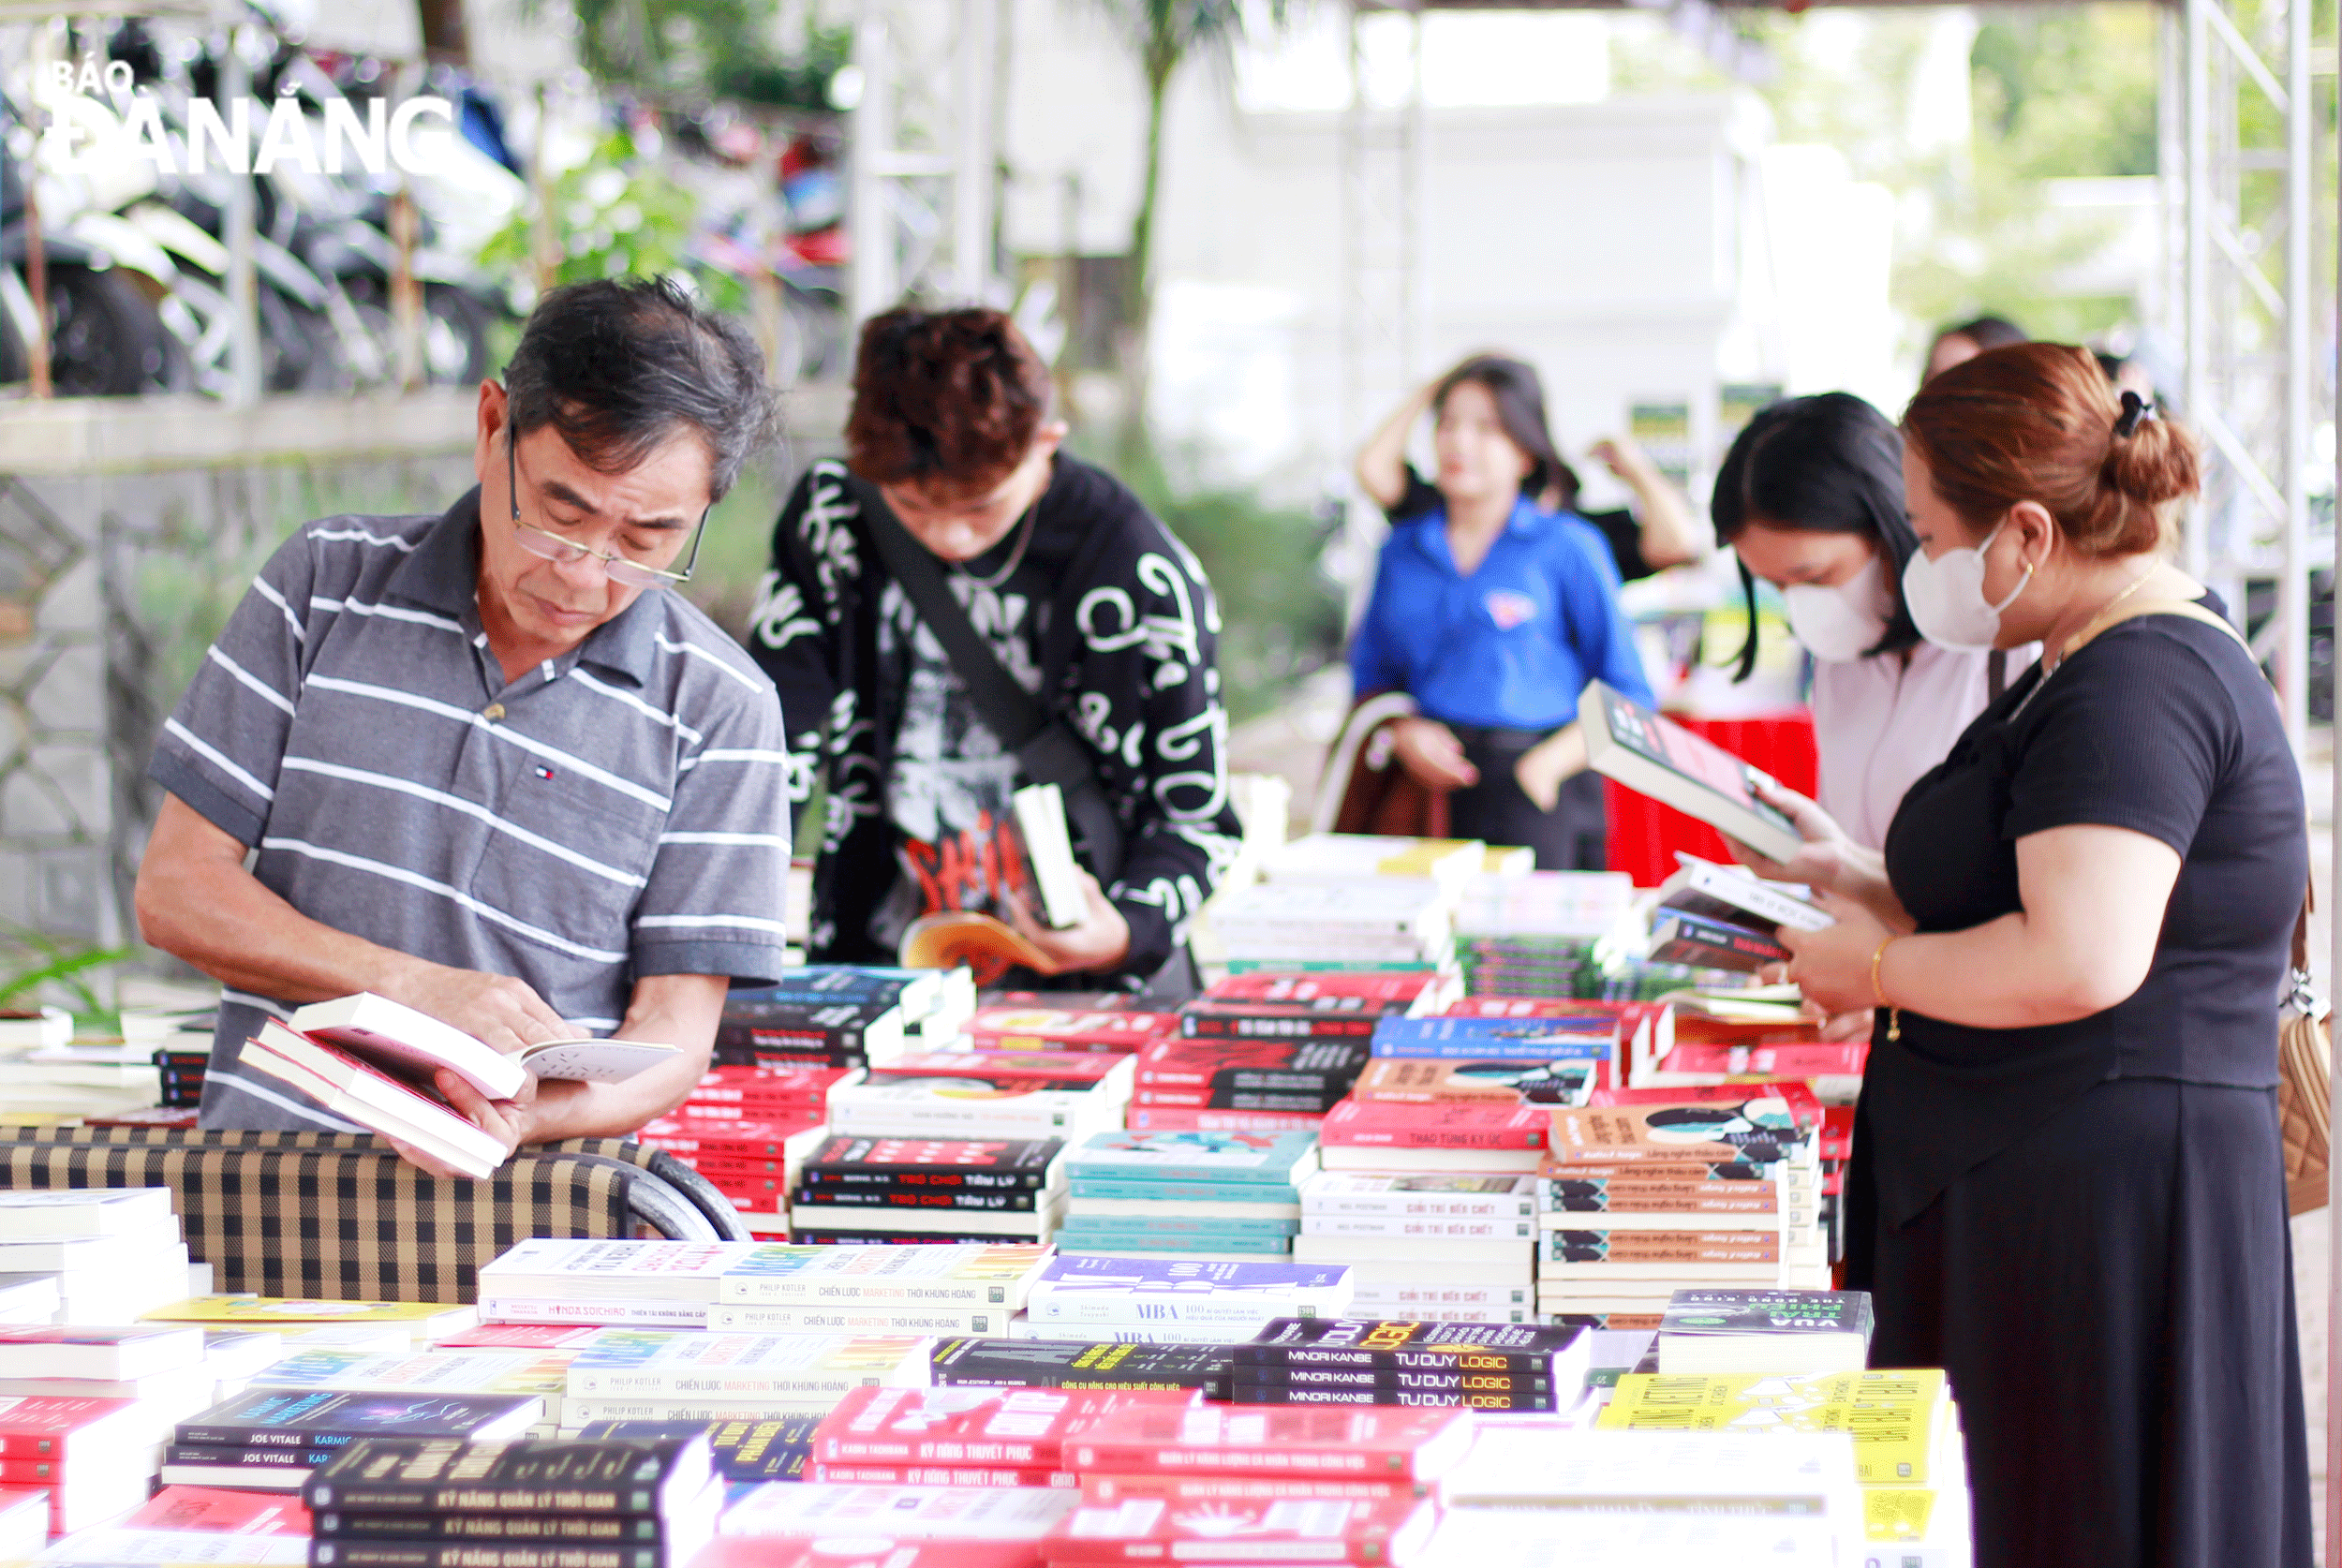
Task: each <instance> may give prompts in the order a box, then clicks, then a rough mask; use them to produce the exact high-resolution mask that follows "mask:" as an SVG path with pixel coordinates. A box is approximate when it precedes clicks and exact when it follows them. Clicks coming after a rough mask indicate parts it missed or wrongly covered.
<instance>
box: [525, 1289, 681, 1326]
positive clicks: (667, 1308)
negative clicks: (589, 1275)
mask: <svg viewBox="0 0 2342 1568" xmlns="http://www.w3.org/2000/svg"><path fill="white" fill-rule="evenodd" d="M707 1312H708V1304H707V1303H706V1302H704V1301H611V1300H597V1301H562V1300H558V1299H547V1298H543V1297H538V1298H533V1299H532V1298H530V1297H526V1296H497V1295H483V1296H482V1297H481V1298H480V1321H481V1322H482V1323H551V1324H623V1325H625V1326H628V1327H631V1328H705V1327H706V1326H707Z"/></svg>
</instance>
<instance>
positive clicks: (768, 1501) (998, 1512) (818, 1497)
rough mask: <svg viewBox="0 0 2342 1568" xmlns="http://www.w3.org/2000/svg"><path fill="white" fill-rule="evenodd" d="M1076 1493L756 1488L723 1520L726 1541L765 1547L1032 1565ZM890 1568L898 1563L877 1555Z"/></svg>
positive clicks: (972, 1567)
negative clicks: (886, 1547)
mask: <svg viewBox="0 0 2342 1568" xmlns="http://www.w3.org/2000/svg"><path fill="white" fill-rule="evenodd" d="M1079 1501H1080V1494H1079V1493H1077V1492H1075V1491H1074V1490H1073V1489H1071V1488H1070V1487H856V1486H851V1485H833V1484H829V1483H824V1482H819V1481H808V1482H804V1483H798V1484H790V1485H779V1484H776V1485H773V1486H767V1487H756V1488H754V1489H753V1490H751V1491H749V1493H748V1494H747V1495H746V1496H744V1497H741V1498H740V1499H738V1500H737V1501H734V1503H733V1505H732V1506H731V1507H730V1508H729V1509H727V1510H726V1511H725V1513H724V1516H723V1523H722V1525H721V1527H720V1528H721V1530H722V1532H723V1534H724V1536H725V1537H726V1539H727V1541H731V1540H734V1539H735V1538H741V1537H745V1538H747V1539H748V1540H751V1541H755V1542H757V1543H758V1544H760V1545H762V1544H763V1543H766V1542H779V1541H799V1540H804V1541H812V1542H818V1543H819V1544H820V1545H821V1546H823V1547H827V1546H829V1545H830V1543H832V1542H846V1543H852V1545H849V1546H846V1547H845V1550H846V1552H848V1553H851V1552H852V1551H853V1549H854V1546H861V1545H863V1544H865V1543H872V1542H878V1541H886V1542H888V1543H890V1545H893V1546H913V1545H919V1546H927V1547H930V1548H937V1547H947V1548H950V1549H949V1550H948V1551H945V1552H942V1553H941V1555H939V1556H938V1557H935V1558H927V1557H925V1556H924V1555H923V1556H922V1557H921V1559H920V1561H933V1562H948V1563H958V1564H961V1565H963V1568H1018V1565H1020V1564H1024V1565H1037V1564H1038V1563H1039V1561H1040V1555H1039V1554H1040V1544H1041V1541H1042V1540H1043V1538H1045V1536H1047V1534H1048V1533H1049V1531H1052V1530H1054V1529H1055V1528H1056V1527H1057V1523H1058V1521H1059V1520H1060V1519H1061V1518H1063V1517H1064V1516H1066V1515H1067V1514H1069V1513H1071V1512H1073V1510H1074V1508H1075V1504H1076V1503H1078V1502H1079ZM718 1561H723V1562H731V1563H750V1562H753V1563H760V1564H761V1563H764V1562H767V1561H796V1560H795V1559H794V1558H792V1557H786V1556H783V1557H779V1558H778V1559H775V1558H768V1557H766V1556H765V1555H764V1554H763V1553H761V1552H760V1553H757V1554H755V1555H753V1556H749V1555H741V1556H730V1555H727V1556H724V1557H721V1558H719V1559H718ZM813 1561H817V1562H830V1561H854V1559H853V1558H852V1557H851V1556H836V1557H834V1556H832V1554H831V1553H830V1552H829V1551H826V1550H824V1551H820V1552H818V1553H817V1554H816V1555H815V1557H814V1558H813ZM882 1561H884V1562H887V1563H889V1564H893V1563H897V1561H900V1560H899V1559H898V1558H897V1557H896V1556H894V1555H886V1556H883V1557H882Z"/></svg>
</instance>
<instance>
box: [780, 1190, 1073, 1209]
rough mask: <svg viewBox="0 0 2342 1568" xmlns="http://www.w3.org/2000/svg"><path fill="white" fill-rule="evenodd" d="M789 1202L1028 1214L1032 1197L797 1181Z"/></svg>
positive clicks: (874, 1207)
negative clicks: (818, 1184)
mask: <svg viewBox="0 0 2342 1568" xmlns="http://www.w3.org/2000/svg"><path fill="white" fill-rule="evenodd" d="M791 1201H792V1202H793V1203H800V1204H813V1205H816V1206H819V1205H823V1204H827V1205H830V1206H835V1207H837V1208H867V1209H868V1210H869V1211H870V1212H871V1213H872V1214H873V1215H882V1214H884V1213H886V1212H887V1211H888V1210H890V1209H916V1210H920V1211H922V1212H926V1211H929V1210H950V1209H964V1210H966V1211H968V1212H970V1213H974V1214H1030V1213H1032V1212H1033V1209H1034V1198H1033V1194H1032V1193H1031V1192H1030V1191H1024V1192H954V1191H948V1190H947V1191H940V1192H939V1191H918V1190H916V1189H914V1190H912V1191H903V1192H890V1191H874V1190H872V1189H870V1188H867V1187H864V1188H853V1187H833V1186H819V1187H817V1186H815V1185H813V1184H812V1183H810V1182H807V1183H803V1184H801V1185H800V1186H799V1187H798V1188H797V1190H796V1191H795V1192H794V1193H793V1194H791Z"/></svg>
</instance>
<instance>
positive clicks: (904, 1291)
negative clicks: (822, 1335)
mask: <svg viewBox="0 0 2342 1568" xmlns="http://www.w3.org/2000/svg"><path fill="white" fill-rule="evenodd" d="M988 1239H989V1240H991V1241H994V1242H998V1241H1000V1239H1001V1238H1000V1237H999V1236H992V1237H989V1238H988ZM718 1288H719V1291H720V1292H721V1294H722V1299H723V1301H724V1302H725V1304H726V1305H738V1306H758V1305H763V1306H771V1307H836V1308H843V1309H854V1308H861V1309H884V1308H886V1307H890V1306H897V1305H899V1306H905V1307H1004V1306H1006V1305H1007V1304H1008V1287H1007V1286H1006V1285H1003V1284H1001V1282H1000V1281H998V1280H808V1279H802V1278H798V1277H794V1276H789V1275H779V1276H774V1277H771V1278H764V1277H760V1276H758V1275H753V1274H747V1275H742V1274H727V1275H725V1276H724V1277H723V1278H722V1280H719V1284H718Z"/></svg>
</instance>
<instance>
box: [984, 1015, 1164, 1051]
mask: <svg viewBox="0 0 2342 1568" xmlns="http://www.w3.org/2000/svg"><path fill="white" fill-rule="evenodd" d="M1178 1027H1179V1020H1178V1014H1177V1013H1132V1012H1124V1011H1121V1010H1119V1009H1115V1010H1111V1011H1108V1010H1101V1009H1075V1008H1072V1007H1064V1006H1060V1007H1046V1006H1035V1007H1025V1006H1015V1007H985V1008H979V1009H977V1010H976V1013H975V1014H974V1015H973V1016H972V1017H971V1018H970V1019H969V1020H968V1028H967V1033H968V1038H969V1041H970V1043H971V1044H973V1045H974V1046H975V1047H976V1048H977V1049H979V1050H986V1051H1060V1052H1061V1051H1102V1052H1107V1053H1119V1054H1123V1055H1128V1054H1130V1053H1132V1052H1134V1051H1136V1050H1138V1049H1139V1048H1140V1047H1141V1046H1143V1045H1145V1044H1146V1043H1148V1042H1149V1041H1152V1040H1158V1039H1161V1038H1162V1037H1163V1036H1164V1035H1167V1034H1176V1033H1178Z"/></svg>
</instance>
